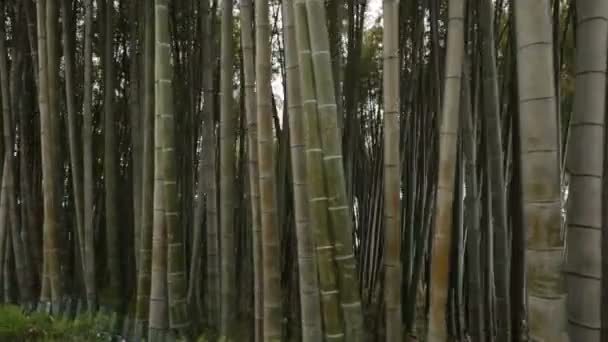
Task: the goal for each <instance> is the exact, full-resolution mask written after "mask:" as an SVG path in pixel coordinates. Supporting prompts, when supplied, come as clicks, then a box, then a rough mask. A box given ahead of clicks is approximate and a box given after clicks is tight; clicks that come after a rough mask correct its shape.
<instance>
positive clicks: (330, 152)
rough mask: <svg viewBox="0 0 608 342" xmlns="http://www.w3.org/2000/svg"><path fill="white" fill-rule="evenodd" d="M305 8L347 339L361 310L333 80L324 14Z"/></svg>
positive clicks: (319, 5)
mask: <svg viewBox="0 0 608 342" xmlns="http://www.w3.org/2000/svg"><path fill="white" fill-rule="evenodd" d="M306 11H307V13H308V17H309V18H314V23H312V22H311V23H310V25H308V30H309V34H310V47H311V54H312V61H313V63H312V64H313V72H314V84H315V94H316V100H317V110H318V113H319V130H320V135H321V144H322V150H323V168H324V172H325V177H326V178H325V184H326V186H327V198H328V207H327V209H328V211H329V217H330V222H331V227H332V235H333V237H334V239H335V250H334V260H335V261H336V263H337V266H338V271H339V272H338V274H339V281H338V283H339V286H340V304H341V307H342V312H343V315H344V325H345V334H346V335H345V338H346V340H347V341H353V342H357V341H362V340H363V337H364V336H363V334H364V329H363V313H362V309H361V300H360V296H359V280H358V276H357V270H356V263H355V257H354V251H353V228H352V225H353V224H352V215H351V211H350V207H349V201H348V198H347V195H346V178H345V176H344V165H343V157H342V144H341V140H342V139H341V135H340V132H339V129H338V113H337V108H336V97H335V84H334V80H333V72H332V63H331V54H330V51H329V36H328V33H327V16H326V13H325V3H324V1H322V0H306Z"/></svg>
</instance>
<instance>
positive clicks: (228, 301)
mask: <svg viewBox="0 0 608 342" xmlns="http://www.w3.org/2000/svg"><path fill="white" fill-rule="evenodd" d="M232 8H233V5H232V0H228V1H224V2H222V24H221V56H220V59H221V76H220V98H221V104H220V107H221V108H220V110H221V113H220V191H221V194H220V232H221V233H220V234H221V238H220V240H221V244H220V245H221V251H222V252H221V288H220V297H221V324H220V335H221V336H222V337H223V338H226V339H228V340H231V338H232V336H233V335H234V333H235V332H236V331H235V329H236V268H235V251H234V247H235V236H234V226H235V225H234V215H235V212H234V208H235V206H236V201H235V185H234V180H235V157H234V156H235V151H236V149H235V142H236V114H235V113H234V111H233V101H234V100H233V95H232V77H233V69H234V66H233V60H234V56H233V47H232V27H233V18H232V17H233V15H232Z"/></svg>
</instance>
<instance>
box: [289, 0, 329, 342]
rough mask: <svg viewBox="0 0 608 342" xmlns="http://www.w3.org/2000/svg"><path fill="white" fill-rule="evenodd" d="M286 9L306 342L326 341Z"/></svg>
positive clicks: (297, 83) (295, 60) (293, 52)
mask: <svg viewBox="0 0 608 342" xmlns="http://www.w3.org/2000/svg"><path fill="white" fill-rule="evenodd" d="M282 8H283V24H284V26H283V30H284V31H283V35H284V41H285V68H286V73H287V101H288V102H287V103H288V105H289V108H288V111H289V139H290V148H291V169H292V172H293V194H294V210H295V222H296V236H297V249H298V270H299V272H298V276H299V285H300V286H299V290H300V307H301V310H300V311H301V322H302V342H315V341H321V340H322V339H323V337H322V336H323V335H322V333H323V326H322V323H321V303H320V298H319V281H318V278H317V274H318V273H317V272H318V271H317V260H316V258H315V251H314V240H313V236H312V231H311V225H310V222H311V220H310V206H309V203H308V175H307V173H306V144H305V141H304V117H303V110H302V95H301V92H300V79H299V65H298V51H297V46H296V36H295V28H294V9H293V0H288V1H284V2H283V7H282Z"/></svg>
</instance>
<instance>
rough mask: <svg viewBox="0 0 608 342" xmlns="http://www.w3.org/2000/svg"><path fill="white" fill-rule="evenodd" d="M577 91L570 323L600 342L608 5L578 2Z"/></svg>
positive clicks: (575, 332)
mask: <svg viewBox="0 0 608 342" xmlns="http://www.w3.org/2000/svg"><path fill="white" fill-rule="evenodd" d="M576 20H577V27H576V34H577V38H576V42H577V47H576V48H577V52H576V92H575V94H574V114H573V118H572V121H571V122H570V142H569V144H568V148H569V149H570V151H569V152H568V153H567V169H568V171H569V173H570V187H569V192H568V197H569V198H568V212H567V213H568V235H567V244H568V245H567V246H568V255H567V262H566V280H567V286H568V303H567V304H568V323H569V332H570V336H571V337H572V340H573V341H589V342H594V341H600V340H601V339H600V337H601V336H600V334H601V316H602V312H601V305H600V301H599V300H598V298H600V297H601V295H602V284H601V280H602V277H603V276H605V275H603V274H602V266H601V264H602V244H601V241H602V207H603V205H604V204H603V198H602V182H603V168H604V155H605V151H604V149H605V137H604V135H605V127H604V126H605V121H606V118H605V115H606V59H607V54H606V51H608V46H607V44H606V43H607V42H608V40H607V39H608V3H607V2H605V1H578V2H576Z"/></svg>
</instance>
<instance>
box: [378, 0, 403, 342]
mask: <svg viewBox="0 0 608 342" xmlns="http://www.w3.org/2000/svg"><path fill="white" fill-rule="evenodd" d="M382 16H383V19H384V29H383V31H382V54H383V67H382V78H383V83H382V84H383V86H382V95H383V101H384V113H383V114H384V116H383V119H384V151H383V152H384V310H385V317H386V341H387V342H392V341H395V342H397V341H402V340H403V331H402V327H401V325H402V324H401V321H402V313H401V305H402V302H401V273H402V267H401V222H400V221H401V220H400V218H401V160H400V157H401V154H400V153H399V146H400V143H399V140H400V124H399V109H400V106H401V103H400V100H401V99H400V96H399V95H400V91H399V90H400V89H399V76H400V72H399V71H400V65H399V1H398V0H384V1H383V6H382Z"/></svg>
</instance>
